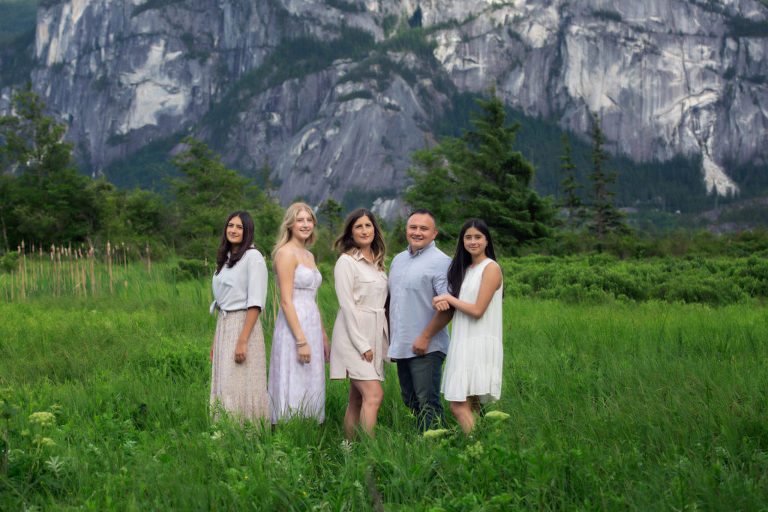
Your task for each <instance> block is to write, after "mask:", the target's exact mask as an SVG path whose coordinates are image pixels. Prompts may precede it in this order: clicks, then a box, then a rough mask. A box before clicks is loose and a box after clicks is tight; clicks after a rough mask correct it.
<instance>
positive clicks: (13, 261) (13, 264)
mask: <svg viewBox="0 0 768 512" xmlns="http://www.w3.org/2000/svg"><path fill="white" fill-rule="evenodd" d="M0 268H2V269H3V271H4V272H8V273H11V272H13V271H14V270H16V269H18V268H19V253H18V252H17V251H9V252H7V253H5V256H3V257H2V258H0Z"/></svg>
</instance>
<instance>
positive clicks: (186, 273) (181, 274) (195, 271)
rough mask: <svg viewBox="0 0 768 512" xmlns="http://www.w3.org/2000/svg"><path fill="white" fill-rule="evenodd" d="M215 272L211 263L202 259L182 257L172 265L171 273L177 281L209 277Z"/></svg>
mask: <svg viewBox="0 0 768 512" xmlns="http://www.w3.org/2000/svg"><path fill="white" fill-rule="evenodd" d="M212 273H213V268H212V267H211V265H208V264H206V263H205V262H204V261H201V260H194V259H180V260H178V261H177V262H176V265H174V266H172V267H171V275H172V276H173V277H174V279H175V280H176V281H189V280H192V279H200V278H202V277H209V276H210V275H211V274H212Z"/></svg>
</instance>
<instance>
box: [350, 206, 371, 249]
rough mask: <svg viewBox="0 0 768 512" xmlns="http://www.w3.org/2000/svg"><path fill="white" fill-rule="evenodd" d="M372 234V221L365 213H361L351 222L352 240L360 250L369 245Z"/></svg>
mask: <svg viewBox="0 0 768 512" xmlns="http://www.w3.org/2000/svg"><path fill="white" fill-rule="evenodd" d="M374 234H375V232H374V228H373V222H371V219H369V218H368V216H367V215H363V216H362V217H360V218H359V219H357V220H356V221H355V223H354V224H352V241H353V242H354V243H355V245H356V246H357V247H358V248H359V249H360V250H365V249H368V248H369V247H370V246H371V242H373V236H374Z"/></svg>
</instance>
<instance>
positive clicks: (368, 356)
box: [360, 349, 373, 363]
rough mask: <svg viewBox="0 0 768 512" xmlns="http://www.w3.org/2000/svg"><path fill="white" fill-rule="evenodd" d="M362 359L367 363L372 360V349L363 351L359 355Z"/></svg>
mask: <svg viewBox="0 0 768 512" xmlns="http://www.w3.org/2000/svg"><path fill="white" fill-rule="evenodd" d="M360 357H361V358H362V359H363V361H368V362H369V363H370V362H371V361H373V350H371V349H368V350H366V351H365V353H364V354H363V355H361V356H360Z"/></svg>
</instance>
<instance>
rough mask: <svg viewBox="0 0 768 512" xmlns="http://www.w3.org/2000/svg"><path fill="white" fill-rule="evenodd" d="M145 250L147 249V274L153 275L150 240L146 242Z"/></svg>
mask: <svg viewBox="0 0 768 512" xmlns="http://www.w3.org/2000/svg"><path fill="white" fill-rule="evenodd" d="M145 244H146V245H145V246H144V248H145V250H146V251H147V274H149V275H150V276H151V275H152V258H151V257H150V255H149V242H145Z"/></svg>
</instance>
